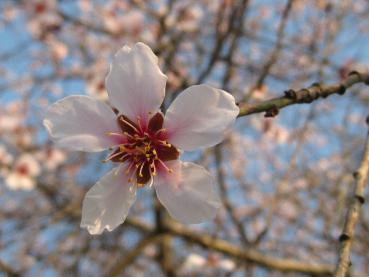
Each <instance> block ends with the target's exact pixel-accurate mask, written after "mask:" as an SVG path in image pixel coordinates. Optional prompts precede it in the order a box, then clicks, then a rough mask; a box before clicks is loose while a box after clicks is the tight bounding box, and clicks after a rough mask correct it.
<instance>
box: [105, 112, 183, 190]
mask: <svg viewBox="0 0 369 277" xmlns="http://www.w3.org/2000/svg"><path fill="white" fill-rule="evenodd" d="M117 120H118V124H119V126H120V128H121V130H122V133H108V135H110V136H116V137H117V139H118V140H119V144H118V147H117V148H116V149H115V150H114V151H113V152H112V153H111V154H110V155H109V156H108V157H107V159H106V160H104V161H105V162H106V161H112V162H118V163H126V164H127V166H126V169H125V173H126V175H127V176H129V178H128V181H129V182H136V183H137V185H138V186H140V187H141V186H144V185H145V184H146V183H147V182H148V181H150V180H151V181H152V177H153V176H155V175H156V174H157V173H158V172H160V171H166V172H172V169H170V168H168V166H167V165H166V164H165V162H166V161H171V160H176V159H178V157H179V151H178V150H177V148H176V147H174V146H173V145H171V144H170V143H168V141H167V132H166V130H165V129H164V128H163V122H164V117H163V115H162V114H161V113H156V114H154V115H153V116H152V117H151V118H150V120H149V122H148V123H147V124H146V123H144V122H142V120H141V119H140V118H137V123H135V122H133V121H131V120H130V119H129V118H128V117H126V116H125V115H119V116H118V119H117Z"/></svg>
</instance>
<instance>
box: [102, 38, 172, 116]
mask: <svg viewBox="0 0 369 277" xmlns="http://www.w3.org/2000/svg"><path fill="white" fill-rule="evenodd" d="M166 80H167V77H166V76H165V75H164V74H163V73H162V72H161V71H160V68H159V66H158V58H157V57H156V56H155V54H154V53H153V52H152V50H151V49H150V48H149V47H148V46H147V45H145V44H144V43H142V42H139V43H136V45H135V46H134V47H133V48H132V49H131V48H130V47H128V46H124V47H123V48H122V49H120V50H119V51H118V52H117V53H116V54H115V56H114V59H113V63H112V64H111V66H110V72H109V74H108V76H107V77H106V81H105V83H106V88H107V90H108V94H109V99H110V102H111V104H112V105H113V106H114V107H116V108H117V109H118V110H119V112H120V113H121V114H124V115H126V116H128V117H129V118H130V119H131V120H132V121H135V122H136V119H137V116H140V117H141V118H143V120H145V121H146V122H147V119H148V115H149V112H150V113H155V112H156V111H157V110H158V109H159V107H160V105H161V103H162V102H163V99H164V95H165V83H166Z"/></svg>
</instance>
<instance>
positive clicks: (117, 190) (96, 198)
mask: <svg viewBox="0 0 369 277" xmlns="http://www.w3.org/2000/svg"><path fill="white" fill-rule="evenodd" d="M135 200H136V185H134V184H132V183H128V180H127V176H126V175H125V174H124V170H123V169H122V168H114V169H113V170H111V171H110V172H109V173H108V174H106V175H105V176H104V177H103V178H102V179H101V180H100V181H99V182H97V183H96V184H95V185H94V186H93V187H92V188H91V189H90V190H89V191H88V192H87V194H86V196H85V199H84V200H83V208H82V221H81V227H82V228H87V230H88V232H89V233H90V234H91V235H98V234H101V233H102V232H103V231H104V229H107V230H108V231H112V230H114V229H115V228H116V227H117V226H118V225H120V224H122V223H123V222H124V220H125V219H126V217H127V214H128V211H129V209H130V207H131V206H132V204H133V203H134V202H135Z"/></svg>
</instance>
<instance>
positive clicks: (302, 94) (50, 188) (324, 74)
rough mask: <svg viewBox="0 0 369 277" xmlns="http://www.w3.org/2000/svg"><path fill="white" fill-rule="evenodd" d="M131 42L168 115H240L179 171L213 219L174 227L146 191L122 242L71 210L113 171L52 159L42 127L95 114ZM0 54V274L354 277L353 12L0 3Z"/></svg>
mask: <svg viewBox="0 0 369 277" xmlns="http://www.w3.org/2000/svg"><path fill="white" fill-rule="evenodd" d="M137 41H143V42H145V43H146V44H148V45H150V47H151V48H152V49H153V50H154V52H155V54H156V55H158V57H159V65H160V67H161V69H162V70H163V72H164V73H165V74H166V75H167V76H168V82H167V95H166V100H165V105H164V106H165V107H166V106H168V105H169V104H170V103H171V101H172V100H173V99H174V98H175V97H176V95H177V94H178V93H179V92H180V91H182V90H183V89H185V88H186V87H188V86H189V85H193V84H199V83H208V84H211V85H213V86H215V87H219V88H222V89H224V90H226V91H229V92H230V93H231V94H232V95H233V96H234V97H235V98H236V99H237V101H238V103H239V106H240V109H241V112H240V116H239V118H238V119H237V124H236V127H234V128H233V129H231V130H229V132H228V133H227V136H226V140H225V141H224V142H223V143H221V144H220V145H218V146H216V147H213V148H210V149H208V150H205V151H196V152H192V153H190V154H186V155H184V159H186V160H189V161H196V162H197V163H201V164H202V165H204V166H206V167H207V168H208V169H209V170H210V171H211V172H212V174H213V175H214V177H215V178H216V181H217V182H216V183H217V190H218V192H219V195H220V197H221V200H222V204H223V205H222V207H221V209H220V211H219V213H218V214H217V217H216V218H215V219H214V220H213V221H212V222H208V223H204V224H201V225H195V226H185V225H181V224H179V223H177V222H175V221H174V220H173V219H171V218H170V217H169V216H168V215H167V214H166V212H165V210H164V209H163V208H162V207H161V206H160V205H159V204H158V202H157V200H156V197H155V195H154V193H153V190H151V189H149V188H147V187H146V188H143V189H140V190H139V192H138V201H137V202H136V203H135V205H134V206H133V207H132V210H131V212H130V215H129V217H128V219H127V220H126V222H125V223H124V224H123V225H122V226H120V227H118V228H117V229H116V230H114V231H113V232H105V233H104V234H103V235H101V236H91V235H89V234H88V233H87V232H86V231H85V230H84V229H80V227H79V225H80V217H81V207H82V199H83V197H84V194H85V193H86V191H87V190H88V189H89V188H90V187H91V186H92V185H93V184H94V183H95V182H96V180H98V179H99V177H101V176H102V175H103V174H104V173H105V172H107V171H108V170H109V166H110V165H109V164H107V165H106V164H102V163H101V162H100V161H101V160H102V159H104V158H105V156H104V154H84V153H77V154H76V153H71V152H66V151H64V150H63V149H59V148H57V147H56V146H55V145H53V143H52V142H50V140H49V139H48V137H47V135H46V132H45V130H44V128H43V126H42V124H41V122H42V119H43V116H44V112H45V110H46V108H47V106H48V105H49V104H50V103H52V102H54V101H55V100H57V99H61V98H62V97H63V96H67V95H71V94H82V93H86V94H87V95H90V96H93V97H96V98H98V99H100V100H103V101H107V92H106V90H105V83H104V80H105V77H106V74H107V72H108V69H109V63H110V61H111V57H112V55H113V54H114V53H115V52H116V51H117V50H118V49H119V48H121V47H122V46H123V45H124V44H128V45H133V44H134V43H135V42H137ZM0 42H1V43H0V101H1V103H0V176H1V182H0V199H1V200H0V218H1V221H0V227H1V228H0V249H1V251H0V269H1V270H2V271H3V272H5V274H9V275H15V276H16V275H42V276H44V275H45V276H48V274H49V275H50V276H53V275H61V276H64V275H81V276H90V275H91V276H101V275H107V276H117V275H120V274H121V275H125V276H137V275H145V276H146V275H150V274H151V275H154V276H161V275H168V276H230V275H232V274H235V276H238V274H240V275H245V276H264V275H271V274H273V275H275V276H284V275H285V274H286V273H290V274H291V275H300V274H301V275H303V274H307V275H331V274H333V272H334V271H335V268H336V267H337V275H339V274H342V272H344V271H345V269H343V271H342V270H340V269H339V268H341V267H342V268H345V267H349V268H348V270H349V271H350V272H351V274H352V275H355V276H367V272H369V256H368V251H369V236H368V232H369V212H368V210H367V209H365V207H366V206H365V205H364V208H363V209H362V211H361V212H360V213H355V212H356V211H360V206H361V204H363V203H364V200H365V198H367V197H368V192H367V191H368V190H364V191H363V188H364V185H365V177H366V176H365V175H366V174H367V163H368V158H367V157H366V156H364V159H362V157H363V153H364V145H365V137H366V133H367V126H366V124H365V117H366V116H367V113H368V109H367V105H368V102H369V97H368V89H367V88H366V87H365V83H367V84H368V83H369V77H368V75H367V73H366V72H367V71H368V66H367V65H368V61H369V55H368V51H367V45H368V43H369V5H368V2H367V1H366V0H344V1H342V0H340V1H339V0H337V1H335V0H308V1H303V0H278V1H272V0H260V1H256V0H217V1H212V0H211V1H210V0H201V1H195V0H181V1H179V0H177V1H176V0H167V1H165V0H153V1H141V0H124V1H122V0H110V1H99V0H95V1H92V0H79V1H68V0H59V1H57V0H2V1H1V2H0ZM350 73H351V74H350ZM312 84H313V85H312ZM122 86H124V84H122ZM340 94H341V95H340ZM327 96H329V97H328V98H327ZM271 99H272V100H271ZM300 104H303V105H300ZM287 106H288V107H287ZM204 109H206V107H204ZM365 157H366V159H365ZM356 171H357V172H359V173H358V174H354V175H355V176H356V179H355V178H353V176H352V175H353V174H352V173H353V172H356ZM354 188H355V189H356V192H354ZM358 190H360V191H359V192H358ZM353 195H356V198H355V197H353ZM355 199H356V200H355ZM355 201H356V202H355ZM350 203H351V204H350ZM349 207H351V210H350V211H351V212H350V213H348V215H347V216H346V213H347V211H348V208H349ZM355 217H356V220H354V221H353V220H352V219H353V218H354V219H355ZM348 225H349V226H348ZM344 226H345V229H344V231H342V230H343V227H344ZM355 227H356V228H355ZM353 234H355V235H354V237H353ZM348 242H349V244H348ZM345 255H346V256H345ZM338 257H340V259H339V258H338ZM348 257H350V258H348ZM349 261H350V264H351V266H349V265H348V263H349ZM341 276H344V275H341Z"/></svg>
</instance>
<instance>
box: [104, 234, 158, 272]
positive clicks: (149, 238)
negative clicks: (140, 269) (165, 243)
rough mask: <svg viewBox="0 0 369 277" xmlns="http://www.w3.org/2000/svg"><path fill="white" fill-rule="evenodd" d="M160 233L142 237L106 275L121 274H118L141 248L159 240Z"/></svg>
mask: <svg viewBox="0 0 369 277" xmlns="http://www.w3.org/2000/svg"><path fill="white" fill-rule="evenodd" d="M161 237H162V234H160V233H156V234H151V235H148V236H147V237H146V238H144V239H142V240H141V241H140V242H139V243H138V244H137V245H136V247H135V248H133V249H132V250H131V251H130V252H129V253H124V254H123V255H122V257H121V258H120V259H119V261H118V262H117V263H116V264H115V265H114V266H113V268H112V269H111V270H110V271H109V273H108V274H107V275H106V276H112V277H114V276H121V275H120V274H121V273H122V272H123V271H124V270H125V269H126V268H127V267H128V266H129V265H130V264H132V263H133V261H134V260H135V259H136V258H137V257H138V256H140V255H141V254H142V252H143V250H144V249H145V248H146V247H147V246H149V245H150V244H153V243H155V242H157V241H158V240H160V239H161Z"/></svg>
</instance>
